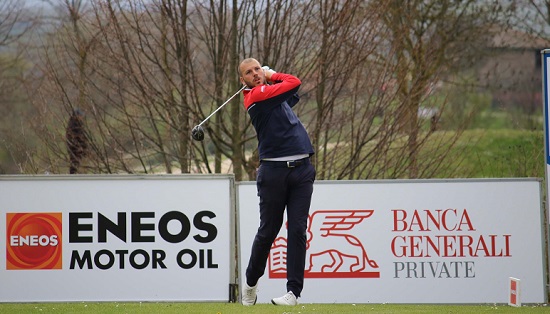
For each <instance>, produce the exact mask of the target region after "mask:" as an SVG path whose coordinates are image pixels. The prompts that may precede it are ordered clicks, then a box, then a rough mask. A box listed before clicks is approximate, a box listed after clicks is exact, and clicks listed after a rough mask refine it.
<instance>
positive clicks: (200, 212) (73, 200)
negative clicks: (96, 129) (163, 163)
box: [0, 175, 234, 302]
mask: <svg viewBox="0 0 550 314" xmlns="http://www.w3.org/2000/svg"><path fill="white" fill-rule="evenodd" d="M233 212H234V181H233V177H232V176H192V175H190V176H185V175H181V176H179V175H174V176H97V177H94V176H86V177H67V176H59V177H56V176H41V177H9V176H7V177H6V176H5V177H2V178H1V179H0V234H2V235H5V237H1V238H0V239H2V241H0V252H2V253H1V254H3V255H4V256H5V258H0V281H1V282H2V284H1V285H0V301H1V302H25V301H32V302H36V301H228V300H229V293H228V290H229V289H228V287H229V284H230V278H231V265H234V262H233V260H234V259H231V258H230V256H231V252H230V248H231V247H232V246H231V245H230V244H231V243H232V242H233V241H234V237H232V236H231V235H232V231H231V230H234V229H232V227H231V217H232V213H233ZM205 278H208V280H205Z"/></svg>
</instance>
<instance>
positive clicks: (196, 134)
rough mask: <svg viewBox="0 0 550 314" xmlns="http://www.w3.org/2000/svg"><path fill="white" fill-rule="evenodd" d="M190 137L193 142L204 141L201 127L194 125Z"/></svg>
mask: <svg viewBox="0 0 550 314" xmlns="http://www.w3.org/2000/svg"><path fill="white" fill-rule="evenodd" d="M191 137H192V138H193V139H194V140H195V141H202V140H204V130H203V129H202V127H201V126H200V125H196V126H195V127H194V128H193V129H192V130H191Z"/></svg>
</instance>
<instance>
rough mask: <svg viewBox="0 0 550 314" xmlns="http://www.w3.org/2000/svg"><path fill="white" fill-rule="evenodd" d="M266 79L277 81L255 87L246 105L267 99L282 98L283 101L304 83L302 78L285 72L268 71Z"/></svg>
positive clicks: (246, 100)
mask: <svg viewBox="0 0 550 314" xmlns="http://www.w3.org/2000/svg"><path fill="white" fill-rule="evenodd" d="M266 79H267V80H269V81H271V82H273V83H275V84H273V85H262V86H258V87H255V88H253V89H252V90H251V91H250V95H249V97H247V98H246V99H245V107H246V108H248V107H249V106H250V105H252V104H253V103H258V102H262V101H265V100H267V99H270V100H271V99H273V100H277V101H278V100H280V101H281V102H282V101H284V100H287V99H288V98H290V97H291V96H292V95H293V94H295V93H296V92H297V91H298V88H299V87H300V85H301V84H302V82H301V81H300V79H298V78H297V77H295V76H293V75H291V74H285V73H275V72H274V71H266Z"/></svg>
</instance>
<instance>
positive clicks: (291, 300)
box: [271, 291, 298, 305]
mask: <svg viewBox="0 0 550 314" xmlns="http://www.w3.org/2000/svg"><path fill="white" fill-rule="evenodd" d="M271 303H273V304H275V305H296V304H298V300H297V299H296V296H295V295H294V293H293V292H292V291H289V292H287V294H285V295H283V296H282V297H280V298H274V299H271Z"/></svg>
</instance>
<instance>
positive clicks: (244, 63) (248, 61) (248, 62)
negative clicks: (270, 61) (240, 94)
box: [239, 58, 261, 76]
mask: <svg viewBox="0 0 550 314" xmlns="http://www.w3.org/2000/svg"><path fill="white" fill-rule="evenodd" d="M248 65H258V66H260V67H261V64H260V62H259V61H258V60H256V59H254V58H246V59H244V60H243V61H241V63H240V64H239V76H243V72H244V71H243V68H245V67H246V66H248Z"/></svg>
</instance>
